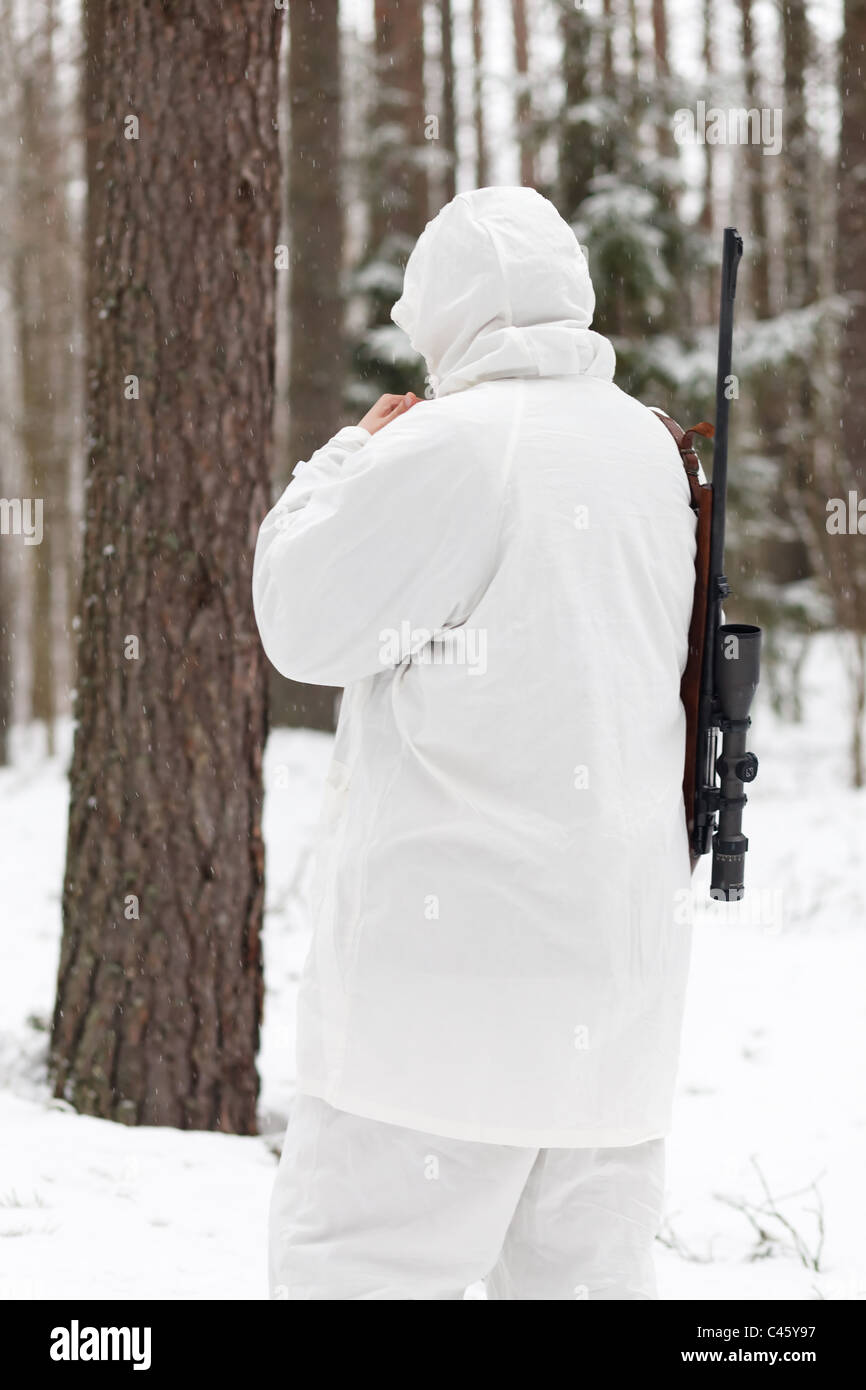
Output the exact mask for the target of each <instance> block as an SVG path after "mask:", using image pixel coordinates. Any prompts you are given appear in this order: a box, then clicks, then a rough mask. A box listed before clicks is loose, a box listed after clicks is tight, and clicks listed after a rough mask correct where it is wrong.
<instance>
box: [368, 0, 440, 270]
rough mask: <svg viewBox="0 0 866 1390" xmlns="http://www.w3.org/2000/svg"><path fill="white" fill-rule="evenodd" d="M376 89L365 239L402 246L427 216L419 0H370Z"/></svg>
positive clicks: (418, 230)
mask: <svg viewBox="0 0 866 1390" xmlns="http://www.w3.org/2000/svg"><path fill="white" fill-rule="evenodd" d="M375 21H376V60H377V73H378V83H379V94H378V100H377V103H376V131H375V135H376V143H375V148H374V151H373V154H374V163H373V168H372V171H371V174H372V177H371V186H372V194H373V197H372V208H371V242H372V245H373V246H375V247H380V246H381V245H382V243H383V242H384V241H385V240H386V239H387V238H388V237H394V236H396V237H398V238H402V239H403V240H404V241H405V242H406V243H407V245H411V243H412V242H413V241H414V240H415V238H416V237H417V236H419V235H420V233H421V232H422V231H423V230H424V225H425V223H426V221H427V212H428V208H427V148H426V145H427V142H426V140H425V136H424V117H425V110H424V6H423V0H400V4H399V5H395V4H394V3H393V0H376V3H375Z"/></svg>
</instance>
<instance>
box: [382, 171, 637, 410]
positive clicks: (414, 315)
mask: <svg viewBox="0 0 866 1390" xmlns="http://www.w3.org/2000/svg"><path fill="white" fill-rule="evenodd" d="M594 308H595V293H594V291H593V288H592V281H591V279H590V276H589V269H588V267H587V264H586V257H585V256H584V254H583V252H582V251H581V249H580V246H579V245H578V243H577V240H576V238H575V236H574V233H573V232H572V230H571V228H570V227H569V225H568V223H567V222H565V221H564V220H563V219H562V218H561V217H560V215H559V213H558V212H557V211H556V208H555V207H554V206H553V204H552V203H550V202H548V200H547V199H546V198H542V196H541V194H540V193H536V191H535V189H534V188H479V189H476V190H475V191H474V192H472V193H460V194H458V195H457V197H456V198H454V199H452V201H451V202H450V203H448V204H446V206H445V207H444V208H443V209H442V210H441V212H440V213H438V215H437V216H436V217H434V218H433V220H432V222H428V224H427V226H426V227H425V229H424V231H423V232H422V234H421V236H420V237H419V238H418V241H417V243H416V245H415V248H414V250H413V251H412V254H411V256H410V257H409V262H408V265H407V266H406V274H405V279H404V285H403V294H402V296H401V298H400V299H398V301H397V303H396V304H395V305H394V307H393V309H392V310H391V317H392V319H393V320H394V322H395V323H396V324H398V325H399V327H400V328H402V329H403V330H404V332H405V333H406V334H407V335H408V337H409V340H410V342H411V344H412V346H413V347H414V349H415V351H416V352H419V353H421V355H422V356H423V357H424V358H425V359H426V362H427V367H428V370H429V372H430V375H431V377H432V384H433V386H434V389H435V392H436V395H437V396H446V395H449V394H450V393H451V392H453V391H462V390H464V389H465V388H466V387H467V386H475V385H476V384H477V383H478V382H480V381H492V380H495V379H497V378H500V377H547V376H567V375H574V374H580V375H584V376H592V377H600V378H601V379H603V380H605V381H610V380H611V379H612V377H613V372H614V367H615V365H616V359H615V356H614V351H613V348H612V347H611V345H610V343H609V342H608V340H607V339H606V338H603V337H601V335H600V334H598V333H595V332H593V331H592V330H591V329H590V326H589V325H590V324H591V323H592V314H593V310H594Z"/></svg>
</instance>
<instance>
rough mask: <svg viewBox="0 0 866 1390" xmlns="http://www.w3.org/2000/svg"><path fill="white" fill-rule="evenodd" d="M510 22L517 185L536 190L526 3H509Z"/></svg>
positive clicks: (512, 1)
mask: <svg viewBox="0 0 866 1390" xmlns="http://www.w3.org/2000/svg"><path fill="white" fill-rule="evenodd" d="M511 20H512V27H513V30H514V70H515V73H516V75H517V97H516V100H515V116H516V124H517V147H518V150H519V152H520V182H521V183H522V184H523V185H524V186H525V187H528V188H534V187H535V152H534V143H533V134H532V96H531V93H530V88H529V31H528V26H527V23H526V0H511Z"/></svg>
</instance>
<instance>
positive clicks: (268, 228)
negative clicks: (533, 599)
mask: <svg viewBox="0 0 866 1390" xmlns="http://www.w3.org/2000/svg"><path fill="white" fill-rule="evenodd" d="M280 22H281V17H280V13H279V11H276V10H275V9H274V8H273V6H262V5H260V4H259V3H258V2H257V0H222V2H221V3H214V2H213V0H188V2H187V3H186V4H185V5H175V4H161V5H159V6H157V5H147V6H137V7H133V8H127V7H123V6H117V5H106V6H105V7H104V9H103V7H102V6H101V5H94V4H92V3H91V4H89V5H88V7H87V11H86V14H85V27H86V42H87V58H86V78H85V82H86V89H85V110H86V112H87V117H88V161H87V163H88V181H89V198H90V205H89V210H88V220H87V226H88V229H89V234H90V236H92V237H93V240H92V241H91V242H90V243H89V245H88V247H87V253H88V255H89V256H90V257H92V258H93V263H92V266H91V275H90V289H91V298H90V302H89V304H88V322H87V334H88V343H87V369H88V370H87V433H88V446H89V448H88V452H89V462H88V479H87V506H86V533H85V554H84V570H83V593H82V601H81V626H80V643H79V654H78V661H79V672H78V698H77V710H76V713H77V718H78V727H77V730H76V738H75V749H74V754H73V762H72V772H71V805H70V822H69V837H68V847H67V864H66V879H65V883H64V893H63V939H62V947H61V957H60V967H59V973H58V987H57V1003H56V1008H55V1014H54V1022H53V1029H52V1039H51V1059H52V1065H53V1069H54V1073H55V1088H56V1094H57V1095H58V1096H63V1097H65V1098H66V1099H67V1100H68V1101H70V1102H71V1103H72V1104H73V1105H74V1106H75V1107H76V1108H77V1109H78V1110H80V1111H82V1112H85V1113H87V1114H92V1115H98V1116H101V1117H103V1118H108V1119H115V1120H121V1121H124V1122H126V1123H130V1124H158V1125H173V1126H176V1127H178V1128H188V1129H221V1130H226V1131H232V1132H236V1133H242V1134H250V1133H253V1132H255V1127H256V1099H257V1092H258V1080H257V1076H256V1069H255V1056H256V1050H257V1046H258V1037H259V1025H260V1019H261V1006H262V961H261V941H260V938H261V922H262V903H263V846H262V834H261V800H262V786H261V761H262V748H263V744H264V737H265V723H266V708H265V706H266V678H265V658H264V654H263V652H262V648H261V644H260V642H259V640H258V635H257V632H256V628H255V622H254V618H253V613H252V602H251V595H250V585H251V570H252V553H253V546H254V541H255V535H256V530H257V526H258V523H259V522H260V520H261V518H262V516H263V515H264V514H265V512H266V511H267V508H268V505H269V486H268V484H269V476H270V467H269V466H270V462H271V460H270V453H271V428H272V400H273V371H274V364H273V332H274V274H275V272H274V247H275V244H276V240H277V230H278V190H279V152H278V145H277V131H276V97H277V64H278V51H279V33H280ZM131 117H135V118H137V120H138V122H139V129H138V131H137V132H136V131H135V128H134V122H130V118H131ZM136 133H137V137H138V138H127V137H128V136H130V135H132V136H135V135H136ZM100 166H101V167H100ZM106 191H110V194H111V196H110V197H104V196H103V194H104V193H105V192H106ZM133 378H137V380H138V392H139V394H138V397H136V390H135V381H134V380H133Z"/></svg>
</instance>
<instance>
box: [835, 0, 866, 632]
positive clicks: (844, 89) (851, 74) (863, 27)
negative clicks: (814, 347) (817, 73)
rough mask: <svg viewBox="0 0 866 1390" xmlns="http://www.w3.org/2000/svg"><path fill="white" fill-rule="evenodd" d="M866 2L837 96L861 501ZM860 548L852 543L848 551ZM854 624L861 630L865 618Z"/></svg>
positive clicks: (858, 9) (852, 448) (845, 51)
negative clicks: (838, 99)
mask: <svg viewBox="0 0 866 1390" xmlns="http://www.w3.org/2000/svg"><path fill="white" fill-rule="evenodd" d="M864 54H866V0H845V32H844V35H843V38H842V52H841V65H840V72H839V91H840V101H841V107H842V127H841V134H840V141H839V208H838V225H839V235H838V238H837V245H838V252H837V276H838V284H839V290H840V293H842V294H844V295H845V296H846V297H847V299H848V301H849V313H848V318H847V320H846V323H845V331H844V336H843V340H842V354H841V357H842V363H841V365H842V403H843V414H842V439H843V443H844V447H845V453H846V455H847V469H848V477H849V479H850V486H851V487H852V488H854V489H856V491H857V493H858V496H859V497H860V498H864V497H866V82H864V63H866V58H864ZM855 548H859V549H861V550H862V548H863V540H862V538H858V537H854V538H853V541H852V546H851V549H852V550H853V549H855ZM859 621H860V623H861V624H863V625H864V626H863V627H861V631H862V630H864V629H866V612H864V611H863V610H862V609H861V611H860V614H859Z"/></svg>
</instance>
